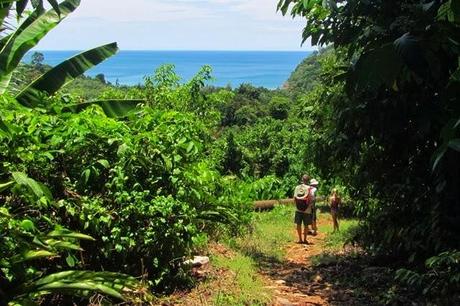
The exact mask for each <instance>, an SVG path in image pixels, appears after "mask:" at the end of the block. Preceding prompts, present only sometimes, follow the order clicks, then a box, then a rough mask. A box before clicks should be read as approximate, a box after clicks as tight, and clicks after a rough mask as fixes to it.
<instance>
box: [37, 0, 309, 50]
mask: <svg viewBox="0 0 460 306" xmlns="http://www.w3.org/2000/svg"><path fill="white" fill-rule="evenodd" d="M277 1H278V0H129V1H126V0H82V3H81V6H80V7H79V8H78V9H77V10H76V12H74V13H73V14H71V15H70V16H69V17H68V18H67V19H66V20H65V21H64V22H63V23H62V24H61V25H59V26H58V27H57V28H56V29H55V30H54V31H53V32H51V33H50V34H49V35H48V36H47V37H46V38H45V39H44V41H43V42H42V43H40V45H39V48H40V49H84V48H88V47H90V46H94V45H98V44H101V43H105V42H109V41H118V42H119V44H120V46H121V48H123V49H188V50H191V49H199V50H203V49H211V50H270V49H272V50H294V49H296V50H298V49H299V46H300V42H301V31H302V28H303V25H304V21H302V20H292V18H290V17H284V16H282V15H281V13H279V12H276V5H277ZM127 3H128V4H127ZM69 33H71V35H70V36H69Z"/></svg>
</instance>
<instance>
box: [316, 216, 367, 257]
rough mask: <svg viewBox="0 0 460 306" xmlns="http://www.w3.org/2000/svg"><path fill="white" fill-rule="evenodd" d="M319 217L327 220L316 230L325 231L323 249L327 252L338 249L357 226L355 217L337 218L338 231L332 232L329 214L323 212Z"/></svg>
mask: <svg viewBox="0 0 460 306" xmlns="http://www.w3.org/2000/svg"><path fill="white" fill-rule="evenodd" d="M318 217H319V218H325V219H326V220H328V221H329V222H327V223H322V224H320V225H319V227H318V230H319V231H320V232H323V233H326V238H325V240H324V245H323V246H324V250H325V251H327V252H334V251H340V250H341V249H342V248H343V246H344V244H345V243H346V242H348V241H349V240H350V239H351V238H352V236H353V232H354V231H355V229H356V227H357V226H358V220H356V219H339V228H340V231H338V232H335V233H332V232H333V228H334V227H333V224H332V219H331V216H330V214H327V213H325V214H324V213H323V214H320V215H319V216H318Z"/></svg>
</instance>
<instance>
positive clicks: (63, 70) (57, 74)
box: [16, 43, 118, 107]
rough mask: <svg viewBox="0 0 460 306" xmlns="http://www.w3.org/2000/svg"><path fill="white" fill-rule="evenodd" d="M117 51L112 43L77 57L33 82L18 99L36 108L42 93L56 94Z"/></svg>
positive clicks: (115, 45)
mask: <svg viewBox="0 0 460 306" xmlns="http://www.w3.org/2000/svg"><path fill="white" fill-rule="evenodd" d="M117 51H118V47H117V44H116V43H111V44H107V45H104V46H100V47H97V48H94V49H91V50H88V51H85V52H83V53H80V54H78V55H75V56H74V57H72V58H70V59H68V60H66V61H64V62H62V63H60V64H59V65H57V66H55V67H54V68H52V69H51V70H49V71H48V72H47V73H45V74H44V75H42V76H41V77H39V78H38V79H37V80H35V81H34V82H32V83H31V84H30V85H29V86H27V87H26V88H25V89H24V90H23V91H21V92H20V93H19V94H18V95H17V96H16V99H17V100H18V102H19V103H21V104H22V105H24V106H27V107H34V106H36V105H37V104H38V103H39V102H40V101H41V95H42V92H47V93H48V94H50V95H51V94H54V93H55V92H56V91H58V90H59V89H60V88H61V87H62V86H65V85H66V84H68V83H69V82H71V81H73V80H74V79H75V78H76V77H78V76H80V75H82V74H83V73H84V72H85V71H87V70H88V69H90V68H92V67H94V66H95V65H97V64H99V63H101V62H103V61H104V60H106V59H107V58H109V57H111V56H112V55H114V54H115V53H116V52H117Z"/></svg>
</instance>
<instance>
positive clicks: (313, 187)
mask: <svg viewBox="0 0 460 306" xmlns="http://www.w3.org/2000/svg"><path fill="white" fill-rule="evenodd" d="M318 184H319V183H318V181H317V180H315V179H312V180H311V181H310V187H311V194H312V203H311V217H312V223H311V234H312V235H313V236H316V235H317V232H318V227H317V225H316V191H317V190H318Z"/></svg>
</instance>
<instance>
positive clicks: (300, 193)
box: [294, 185, 308, 198]
mask: <svg viewBox="0 0 460 306" xmlns="http://www.w3.org/2000/svg"><path fill="white" fill-rule="evenodd" d="M307 193H308V186H305V185H299V186H297V187H296V188H295V191H294V196H295V197H296V198H303V197H305V195H306V194H307Z"/></svg>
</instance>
